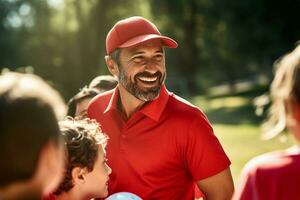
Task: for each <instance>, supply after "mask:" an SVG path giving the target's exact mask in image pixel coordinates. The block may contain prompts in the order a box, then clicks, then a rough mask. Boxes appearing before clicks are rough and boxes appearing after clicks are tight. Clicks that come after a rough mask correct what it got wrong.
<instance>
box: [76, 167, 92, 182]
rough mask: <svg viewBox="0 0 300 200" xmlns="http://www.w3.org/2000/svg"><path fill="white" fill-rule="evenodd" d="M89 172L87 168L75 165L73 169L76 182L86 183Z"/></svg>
mask: <svg viewBox="0 0 300 200" xmlns="http://www.w3.org/2000/svg"><path fill="white" fill-rule="evenodd" d="M87 173H88V171H87V169H86V168H81V167H74V168H73V169H72V178H73V181H74V183H75V184H77V183H81V184H82V183H85V178H86V174H87Z"/></svg>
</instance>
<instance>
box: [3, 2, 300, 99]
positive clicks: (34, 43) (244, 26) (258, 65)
mask: <svg viewBox="0 0 300 200" xmlns="http://www.w3.org/2000/svg"><path fill="white" fill-rule="evenodd" d="M299 8H300V2H299V1H292V0H287V1H285V2H284V3H283V2H281V1H279V0H275V1H271V0H244V1H221V0H131V1H126V0H114V1H111V0H85V1H78V0H2V1H0V68H3V67H10V68H11V69H15V68H18V67H24V66H32V67H33V68H34V71H35V73H37V74H38V75H41V76H43V77H44V78H46V79H48V80H50V81H52V82H53V84H54V85H55V86H56V87H57V88H58V89H59V90H60V91H61V92H62V93H63V94H64V96H65V97H66V98H69V97H70V96H72V95H73V94H74V93H75V92H77V91H78V89H79V88H81V87H83V86H84V85H85V84H87V83H88V82H89V81H90V80H91V79H92V78H93V77H94V76H96V75H98V74H106V73H108V71H107V69H106V66H105V63H104V56H105V38H106V34H107V32H108V30H109V29H110V28H111V26H112V25H113V24H114V23H115V22H116V21H117V20H119V19H121V18H125V17H129V16H132V15H141V16H144V17H146V18H149V19H150V20H152V21H154V22H155V24H156V25H157V26H158V27H159V29H160V30H161V32H162V33H163V34H164V35H168V36H170V37H172V38H174V39H175V40H176V41H178V43H179V48H178V49H176V50H167V56H166V58H167V61H166V62H167V68H168V79H167V84H168V86H169V87H170V88H171V89H172V90H175V91H177V92H179V93H181V94H185V95H189V94H193V93H197V94H198V93H202V92H205V91H207V90H208V89H209V88H210V87H211V86H213V85H216V84H220V83H229V84H230V85H231V86H232V88H233V89H234V85H235V83H236V82H237V81H239V80H240V79H249V78H253V77H254V76H257V75H260V74H263V75H265V76H269V77H270V76H271V71H272V70H271V66H272V63H273V62H274V60H275V59H276V58H278V57H279V56H280V55H282V54H283V53H285V52H286V51H287V50H291V49H292V48H293V46H294V43H295V42H296V41H297V40H298V36H299V35H300V29H299V26H297V11H298V10H299Z"/></svg>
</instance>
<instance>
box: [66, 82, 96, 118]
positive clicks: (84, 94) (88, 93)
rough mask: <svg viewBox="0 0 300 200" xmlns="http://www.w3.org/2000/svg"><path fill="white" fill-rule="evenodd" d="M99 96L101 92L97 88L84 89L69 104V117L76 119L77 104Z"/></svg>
mask: <svg viewBox="0 0 300 200" xmlns="http://www.w3.org/2000/svg"><path fill="white" fill-rule="evenodd" d="M97 94H99V91H98V90H97V89H95V88H88V87H86V86H85V87H83V88H82V89H81V90H80V91H79V92H78V93H77V94H76V95H75V96H73V97H72V98H71V99H70V100H69V102H68V113H67V115H68V116H71V117H75V114H76V107H77V104H78V103H79V102H80V101H82V100H84V99H86V98H93V97H94V96H96V95H97Z"/></svg>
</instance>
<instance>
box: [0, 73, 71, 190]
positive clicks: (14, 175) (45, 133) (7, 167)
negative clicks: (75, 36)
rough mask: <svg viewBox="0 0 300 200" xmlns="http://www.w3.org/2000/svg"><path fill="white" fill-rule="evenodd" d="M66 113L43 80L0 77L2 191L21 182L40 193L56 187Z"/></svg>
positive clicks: (16, 75) (11, 75)
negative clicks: (60, 123)
mask: <svg viewBox="0 0 300 200" xmlns="http://www.w3.org/2000/svg"><path fill="white" fill-rule="evenodd" d="M65 111H66V106H65V104H64V102H63V99H62V98H61V96H60V95H59V94H58V92H57V91H56V90H54V89H53V88H52V87H50V86H49V85H48V84H47V83H46V82H45V81H44V80H42V79H41V78H40V77H38V76H36V75H33V74H21V73H14V72H8V73H5V74H4V75H1V76H0V146H1V151H0V163H1V165H0V177H1V178H0V188H1V187H16V186H17V185H20V183H21V182H22V183H24V184H23V185H28V187H30V188H32V189H33V190H34V191H39V192H38V193H41V192H43V191H44V192H49V190H50V191H51V190H53V188H55V187H57V184H58V182H59V181H60V178H61V175H62V172H63V171H62V170H63V165H64V159H63V151H62V148H60V147H61V146H62V145H61V142H60V141H61V135H60V132H59V127H58V118H62V117H63V115H65ZM30 184H32V185H35V186H37V187H36V188H33V187H32V185H31V186H29V185H30ZM28 192H30V191H28ZM8 195H9V194H8ZM13 195H16V194H13ZM39 195H41V194H39Z"/></svg>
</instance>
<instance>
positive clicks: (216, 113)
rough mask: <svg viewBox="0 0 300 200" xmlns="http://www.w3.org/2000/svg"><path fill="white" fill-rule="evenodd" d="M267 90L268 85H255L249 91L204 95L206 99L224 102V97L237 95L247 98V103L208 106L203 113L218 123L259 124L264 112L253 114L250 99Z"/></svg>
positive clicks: (253, 109)
mask: <svg viewBox="0 0 300 200" xmlns="http://www.w3.org/2000/svg"><path fill="white" fill-rule="evenodd" d="M267 90H268V86H257V87H254V88H252V89H251V90H249V91H244V92H239V93H234V94H226V95H214V96H212V95H208V96H206V101H208V102H209V101H214V100H218V101H220V102H225V99H226V98H228V97H239V98H245V99H248V100H249V103H246V104H244V105H240V106H234V102H233V104H232V105H233V106H232V107H231V106H229V107H227V106H225V105H224V106H221V107H219V108H210V109H208V110H206V111H205V114H206V115H207V116H208V118H209V120H210V121H211V122H212V123H218V124H231V125H234V124H236V125H239V124H242V123H247V124H253V125H260V124H261V123H262V121H263V119H265V117H266V113H264V114H263V115H262V116H256V115H255V107H254V105H253V104H252V100H253V99H254V98H255V97H258V96H260V95H262V94H264V93H266V91H267Z"/></svg>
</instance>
